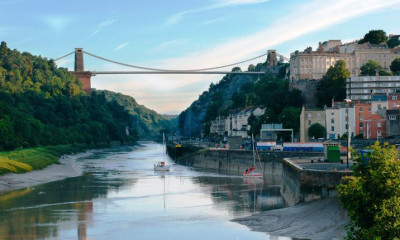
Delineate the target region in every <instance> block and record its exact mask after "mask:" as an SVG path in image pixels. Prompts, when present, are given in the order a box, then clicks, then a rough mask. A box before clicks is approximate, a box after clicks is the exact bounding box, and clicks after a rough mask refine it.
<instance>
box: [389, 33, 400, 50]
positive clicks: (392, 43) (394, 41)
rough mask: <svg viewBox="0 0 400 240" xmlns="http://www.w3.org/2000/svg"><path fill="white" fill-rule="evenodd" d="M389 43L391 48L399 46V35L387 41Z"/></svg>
mask: <svg viewBox="0 0 400 240" xmlns="http://www.w3.org/2000/svg"><path fill="white" fill-rule="evenodd" d="M387 45H388V47H389V48H394V47H397V46H398V45H400V40H399V36H397V37H392V38H390V39H389V40H388V41H387Z"/></svg>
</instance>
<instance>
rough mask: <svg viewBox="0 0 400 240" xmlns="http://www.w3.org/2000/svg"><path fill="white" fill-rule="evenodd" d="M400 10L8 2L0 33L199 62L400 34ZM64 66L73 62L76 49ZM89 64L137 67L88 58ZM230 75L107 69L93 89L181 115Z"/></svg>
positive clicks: (42, 51)
mask: <svg viewBox="0 0 400 240" xmlns="http://www.w3.org/2000/svg"><path fill="white" fill-rule="evenodd" d="M399 10H400V0H385V1H382V0H364V1H359V0H336V1H334V2H331V1H326V0H310V1H306V0H298V1H297V0H296V1H289V0H203V1H193V0H186V1H183V0H180V1H178V0H169V1H160V0H158V1H156V0H113V1H99V0H97V1H94V0H84V1H78V0H68V1H67V0H64V1H61V0H59V1H54V0H0V40H1V41H6V42H7V44H8V46H9V47H10V48H12V49H14V48H17V49H18V50H20V51H28V52H31V53H33V54H36V55H41V56H44V57H48V58H57V57H59V56H62V55H64V54H66V53H69V52H72V51H73V50H74V48H75V47H83V48H84V50H86V51H88V52H91V53H94V54H96V55H100V56H102V57H106V58H110V59H113V60H116V61H120V62H125V63H129V64H135V65H142V66H146V67H154V68H170V69H193V68H204V67H213V66H219V65H225V64H229V63H233V62H237V61H240V60H243V59H246V58H250V57H253V56H256V55H260V54H262V53H264V52H266V51H267V50H268V49H276V50H277V51H278V52H279V53H281V54H283V55H285V56H287V57H289V56H290V53H291V52H294V51H295V50H303V49H305V48H306V47H307V46H313V47H316V46H317V44H318V42H319V41H325V40H329V39H341V40H343V41H350V40H354V39H358V38H361V37H363V36H364V34H365V33H367V32H368V31H369V30H371V29H383V30H385V31H386V32H387V33H397V34H399V33H400V26H399V25H398V24H396V23H398V16H399ZM262 61H265V59H259V60H256V61H254V62H253V63H258V62H262ZM57 64H58V66H62V67H68V68H69V69H72V68H73V56H70V57H68V58H66V59H63V60H61V61H59V62H57ZM249 64H250V63H246V64H244V65H241V66H240V67H242V68H243V69H246V68H247V66H248V65H249ZM85 69H86V70H98V71H101V70H134V69H128V68H124V67H120V66H118V65H114V64H110V63H106V62H102V61H99V60H96V59H93V58H91V57H89V56H85ZM230 69H231V68H228V69H226V70H230ZM221 78H222V76H218V75H193V76H192V75H125V76H109V75H107V76H96V77H94V78H93V79H92V86H93V87H94V88H97V89H108V90H112V91H116V92H121V93H124V94H127V95H131V96H133V97H134V98H136V100H137V101H138V102H139V103H140V104H144V105H145V106H147V107H149V108H151V109H154V110H156V111H158V112H160V113H179V112H180V111H182V110H184V109H186V108H187V107H188V106H189V105H190V104H191V103H192V101H194V100H195V99H197V98H198V96H199V94H201V93H202V92H203V91H205V90H207V89H208V86H209V85H210V83H211V82H218V80H220V79H221Z"/></svg>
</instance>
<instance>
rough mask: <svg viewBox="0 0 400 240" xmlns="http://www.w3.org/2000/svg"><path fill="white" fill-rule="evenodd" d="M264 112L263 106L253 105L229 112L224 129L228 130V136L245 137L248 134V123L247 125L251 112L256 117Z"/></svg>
mask: <svg viewBox="0 0 400 240" xmlns="http://www.w3.org/2000/svg"><path fill="white" fill-rule="evenodd" d="M264 113H265V108H260V107H255V108H246V109H243V110H241V111H238V112H236V113H232V114H229V117H228V119H229V120H228V124H227V125H226V129H227V132H228V136H240V137H242V138H247V137H249V135H248V134H247V132H248V131H250V127H251V126H250V125H248V120H249V117H250V116H251V114H253V115H254V116H256V117H260V116H261V115H263V114H264Z"/></svg>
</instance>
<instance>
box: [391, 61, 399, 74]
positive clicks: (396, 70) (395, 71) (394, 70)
mask: <svg viewBox="0 0 400 240" xmlns="http://www.w3.org/2000/svg"><path fill="white" fill-rule="evenodd" d="M390 71H392V73H393V74H394V75H400V58H396V59H395V60H393V62H392V64H390Z"/></svg>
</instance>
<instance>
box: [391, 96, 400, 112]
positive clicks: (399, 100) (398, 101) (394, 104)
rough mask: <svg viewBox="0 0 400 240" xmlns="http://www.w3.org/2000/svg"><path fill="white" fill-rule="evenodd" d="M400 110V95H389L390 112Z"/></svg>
mask: <svg viewBox="0 0 400 240" xmlns="http://www.w3.org/2000/svg"><path fill="white" fill-rule="evenodd" d="M392 109H400V93H389V95H388V110H392Z"/></svg>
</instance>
